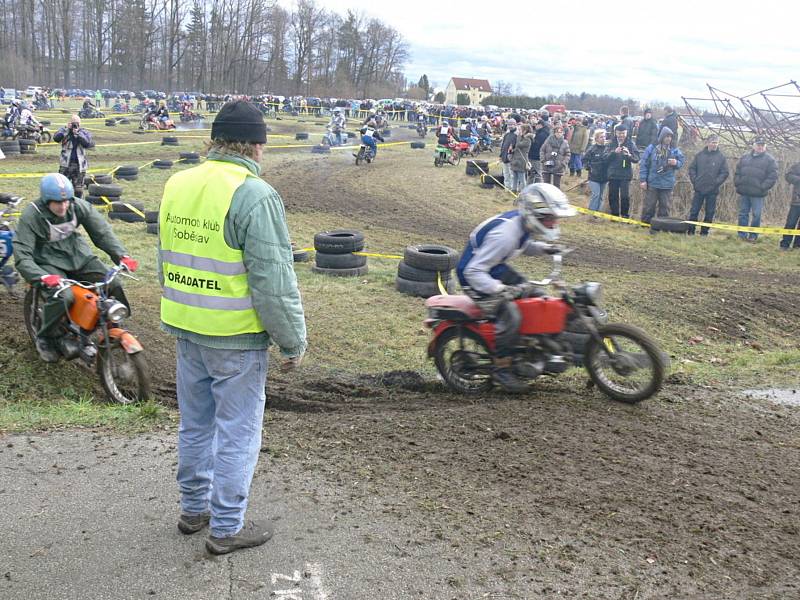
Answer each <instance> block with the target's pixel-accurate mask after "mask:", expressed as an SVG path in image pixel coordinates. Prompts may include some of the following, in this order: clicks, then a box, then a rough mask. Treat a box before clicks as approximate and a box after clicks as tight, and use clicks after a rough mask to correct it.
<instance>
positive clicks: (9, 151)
mask: <svg viewBox="0 0 800 600" xmlns="http://www.w3.org/2000/svg"><path fill="white" fill-rule="evenodd" d="M0 150H2V151H3V154H5V155H6V156H16V155H18V154H36V142H35V141H34V140H24V139H23V140H20V139H16V140H3V141H0Z"/></svg>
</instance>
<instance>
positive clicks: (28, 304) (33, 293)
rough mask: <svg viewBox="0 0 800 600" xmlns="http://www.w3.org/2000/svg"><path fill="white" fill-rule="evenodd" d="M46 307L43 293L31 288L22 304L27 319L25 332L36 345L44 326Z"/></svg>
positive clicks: (33, 287)
mask: <svg viewBox="0 0 800 600" xmlns="http://www.w3.org/2000/svg"><path fill="white" fill-rule="evenodd" d="M43 307H44V296H43V295H42V291H41V290H40V289H39V288H38V287H35V286H29V287H28V290H27V291H26V292H25V300H24V301H23V304H22V314H23V317H24V319H25V330H26V331H27V332H28V335H29V336H30V338H31V341H32V342H33V343H34V345H35V344H36V334H37V333H38V331H39V329H40V328H41V326H42V308H43Z"/></svg>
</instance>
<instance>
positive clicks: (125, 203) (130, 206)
mask: <svg viewBox="0 0 800 600" xmlns="http://www.w3.org/2000/svg"><path fill="white" fill-rule="evenodd" d="M109 210H110V211H111V212H118V213H132V214H137V213H136V211H137V210H138V211H139V212H144V202H139V201H137V200H117V201H116V202H112V203H111V208H110V209H109Z"/></svg>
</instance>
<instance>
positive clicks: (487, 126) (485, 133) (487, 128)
mask: <svg viewBox="0 0 800 600" xmlns="http://www.w3.org/2000/svg"><path fill="white" fill-rule="evenodd" d="M478 137H480V139H481V141H482V142H483V145H484V146H485V147H486V148H491V147H492V124H491V122H490V121H489V117H487V116H486V115H483V116H482V117H481V124H480V127H479V128H478Z"/></svg>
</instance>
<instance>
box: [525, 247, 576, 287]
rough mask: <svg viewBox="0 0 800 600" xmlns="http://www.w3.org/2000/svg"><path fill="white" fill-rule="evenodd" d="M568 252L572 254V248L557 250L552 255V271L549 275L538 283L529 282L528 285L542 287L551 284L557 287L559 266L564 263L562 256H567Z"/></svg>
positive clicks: (559, 275)
mask: <svg viewBox="0 0 800 600" xmlns="http://www.w3.org/2000/svg"><path fill="white" fill-rule="evenodd" d="M570 252H572V248H561V249H559V252H558V253H556V254H553V270H552V271H551V272H550V274H549V275H548V276H547V277H545V278H544V279H541V280H539V281H530V282H529V283H532V284H534V285H539V286H542V287H544V286H548V285H551V284H553V285H557V284H558V283H559V282H560V281H561V265H562V264H563V262H564V256H565V255H567V254H569V253H570Z"/></svg>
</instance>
